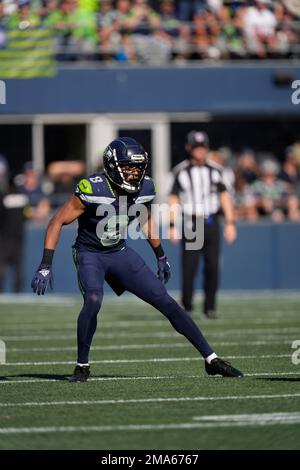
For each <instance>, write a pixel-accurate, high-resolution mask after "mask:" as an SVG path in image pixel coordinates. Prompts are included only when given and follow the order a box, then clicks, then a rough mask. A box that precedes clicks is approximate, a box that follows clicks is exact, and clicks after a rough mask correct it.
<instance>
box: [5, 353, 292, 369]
mask: <svg viewBox="0 0 300 470" xmlns="http://www.w3.org/2000/svg"><path fill="white" fill-rule="evenodd" d="M283 357H291V354H262V355H259V356H254V355H253V356H226V359H273V358H283ZM200 359H201V358H200ZM185 361H199V357H157V358H149V359H115V360H113V359H103V360H96V361H91V362H90V364H130V363H143V362H185ZM67 364H74V361H40V362H7V363H6V364H4V366H51V365H53V366H54V365H67Z"/></svg>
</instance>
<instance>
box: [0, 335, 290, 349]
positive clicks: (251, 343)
mask: <svg viewBox="0 0 300 470" xmlns="http://www.w3.org/2000/svg"><path fill="white" fill-rule="evenodd" d="M172 337H173V336H172ZM292 342H293V340H292V339H291V340H283V341H273V340H270V341H232V342H230V341H228V342H226V341H223V342H222V341H221V342H214V346H228V347H232V346H272V345H282V344H289V345H290V344H292ZM186 347H191V344H190V343H189V342H188V341H187V340H186V341H184V342H181V343H177V342H176V343H172V342H169V343H150V344H147V343H144V344H119V345H118V344H116V345H104V346H102V345H99V346H92V347H91V350H92V351H118V350H127V349H128V350H131V349H168V348H186ZM76 350H77V347H76V346H63V347H50V348H49V347H43V348H42V347H40V348H32V347H28V348H10V347H9V346H8V345H7V352H10V353H11V352H28V353H31V352H60V351H76Z"/></svg>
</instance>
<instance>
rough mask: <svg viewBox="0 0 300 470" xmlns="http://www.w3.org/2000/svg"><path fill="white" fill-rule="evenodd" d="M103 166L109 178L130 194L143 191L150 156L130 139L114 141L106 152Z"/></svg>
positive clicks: (122, 138) (137, 143) (121, 138)
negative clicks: (142, 186) (142, 185)
mask: <svg viewBox="0 0 300 470" xmlns="http://www.w3.org/2000/svg"><path fill="white" fill-rule="evenodd" d="M103 165H104V169H105V172H106V174H107V176H108V178H109V179H110V180H111V181H112V182H113V183H114V184H116V185H117V186H119V187H120V188H122V189H124V190H125V191H127V192H129V193H135V192H137V191H139V190H140V189H141V184H142V181H143V179H144V176H145V173H146V169H147V165H148V154H147V152H145V150H144V148H143V147H142V145H141V144H140V143H139V142H137V141H136V140H135V139H131V138H130V137H120V138H119V139H115V140H113V141H112V142H111V143H110V144H109V145H108V146H107V147H106V149H105V150H104V154H103Z"/></svg>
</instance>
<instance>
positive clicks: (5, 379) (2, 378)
mask: <svg viewBox="0 0 300 470" xmlns="http://www.w3.org/2000/svg"><path fill="white" fill-rule="evenodd" d="M70 376H71V374H16V375H5V376H0V383H1V382H9V381H11V380H17V379H43V380H49V381H51V380H57V381H62V382H64V381H65V382H66V381H67V382H68V379H69V377H70ZM122 377H124V375H117V374H115V375H104V374H102V375H93V376H92V377H91V379H110V378H112V379H114V378H122ZM91 381H92V380H91Z"/></svg>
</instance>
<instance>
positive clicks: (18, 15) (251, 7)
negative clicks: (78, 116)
mask: <svg viewBox="0 0 300 470" xmlns="http://www.w3.org/2000/svg"><path fill="white" fill-rule="evenodd" d="M299 15H300V10H299V6H298V7H297V6H295V2H291V1H290V0H272V1H271V0H253V1H246V0H235V1H230V0H115V1H114V0H0V48H1V44H2V47H3V46H5V31H6V29H7V28H19V29H27V28H35V27H40V26H42V27H50V28H53V30H54V31H55V33H54V34H55V40H56V51H57V59H58V60H61V61H76V60H80V59H85V60H95V61H99V60H100V61H116V62H125V63H126V62H129V63H144V64H151V63H158V64H162V63H168V62H170V61H178V62H179V63H180V62H185V61H187V60H214V61H215V60H226V59H244V58H247V59H251V58H255V59H266V58H268V59H277V58H297V57H299V54H300V50H299V45H300V21H299Z"/></svg>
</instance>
